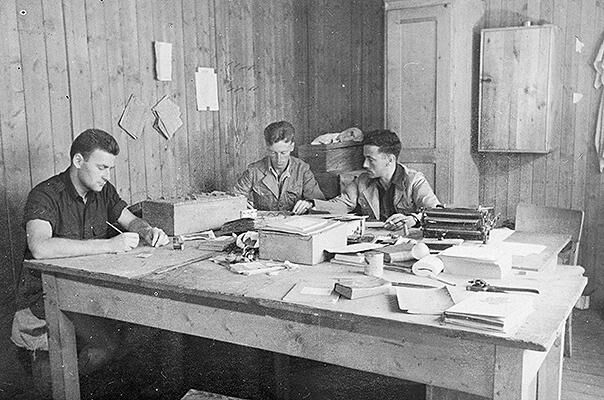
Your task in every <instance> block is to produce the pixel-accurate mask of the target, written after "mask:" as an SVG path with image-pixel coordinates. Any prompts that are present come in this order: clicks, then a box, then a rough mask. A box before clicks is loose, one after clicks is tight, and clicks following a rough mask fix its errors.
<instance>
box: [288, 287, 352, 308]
mask: <svg viewBox="0 0 604 400" xmlns="http://www.w3.org/2000/svg"><path fill="white" fill-rule="evenodd" d="M333 285H334V282H333V281H326V282H305V281H302V282H298V283H296V284H295V285H294V286H293V287H292V288H291V289H290V290H289V292H287V294H286V295H285V296H283V299H282V300H283V301H287V302H290V303H302V304H310V305H318V304H334V303H336V302H337V301H338V299H339V298H340V295H339V294H338V293H336V292H335V291H334V290H333Z"/></svg>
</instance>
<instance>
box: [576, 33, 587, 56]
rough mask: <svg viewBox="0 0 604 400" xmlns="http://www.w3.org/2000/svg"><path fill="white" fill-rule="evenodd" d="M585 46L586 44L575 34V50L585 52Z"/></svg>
mask: <svg viewBox="0 0 604 400" xmlns="http://www.w3.org/2000/svg"><path fill="white" fill-rule="evenodd" d="M583 47H585V44H584V43H583V42H582V41H581V40H580V39H579V38H578V37H576V36H575V51H576V52H577V53H583Z"/></svg>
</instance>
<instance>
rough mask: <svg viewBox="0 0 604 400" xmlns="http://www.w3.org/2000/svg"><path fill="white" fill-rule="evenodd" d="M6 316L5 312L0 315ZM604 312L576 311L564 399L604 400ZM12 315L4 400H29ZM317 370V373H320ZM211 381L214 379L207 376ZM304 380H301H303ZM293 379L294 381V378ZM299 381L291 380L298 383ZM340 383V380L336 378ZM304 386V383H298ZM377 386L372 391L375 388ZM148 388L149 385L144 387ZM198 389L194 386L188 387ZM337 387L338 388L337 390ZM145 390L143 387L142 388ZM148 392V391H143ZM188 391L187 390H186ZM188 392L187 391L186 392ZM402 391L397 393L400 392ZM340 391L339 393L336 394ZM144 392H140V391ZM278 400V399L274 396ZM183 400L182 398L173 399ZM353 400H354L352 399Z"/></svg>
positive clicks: (0, 347)
mask: <svg viewBox="0 0 604 400" xmlns="http://www.w3.org/2000/svg"><path fill="white" fill-rule="evenodd" d="M0 314H3V313H0ZM603 315H604V312H601V313H597V312H595V311H593V310H586V311H580V310H574V323H573V329H574V333H573V335H574V336H573V341H574V342H573V351H574V354H573V357H572V358H565V359H564V372H563V379H562V399H563V400H603V399H604V319H603V318H602V316H603ZM11 320H12V315H0V333H1V337H0V399H15V400H16V399H20V400H27V399H33V398H35V397H32V396H34V395H33V394H32V392H31V379H30V378H29V377H28V376H27V375H25V373H24V371H23V369H22V368H21V366H20V365H19V363H18V362H17V360H16V359H15V354H14V351H13V348H14V346H12V344H11V343H10V341H9V340H8V336H9V335H10V322H11ZM320 369H321V368H320V367H317V372H320ZM310 372H312V371H310ZM207 378H210V380H211V377H206V379H207ZM299 378H300V377H298V379H299ZM290 379H291V378H290ZM302 379H303V380H304V382H302V383H303V384H309V383H310V380H307V379H305V378H302ZM295 381H296V378H294V379H293V381H290V385H292V384H294V383H295ZM335 381H337V378H336V379H335ZM380 382H381V381H380V380H379V379H368V380H359V381H358V383H359V384H360V385H361V386H364V387H363V390H362V391H363V392H365V393H372V392H374V393H375V394H376V396H377V397H372V396H368V397H367V396H363V397H362V398H363V399H370V398H372V399H373V398H380V399H384V398H388V396H384V393H383V392H380V391H378V390H376V389H377V388H376V387H375V386H380V387H381V389H385V387H386V386H387V385H384V382H381V383H380ZM298 383H300V382H298ZM372 385H373V386H374V388H373V389H372V387H371V386H372ZM104 386H105V385H104ZM142 386H145V385H142ZM193 386H195V385H194V384H193V383H190V384H189V386H187V387H193ZM329 386H331V385H325V386H324V387H323V388H324V389H329ZM335 386H337V385H334V388H335ZM141 388H142V387H141ZM142 389H145V388H142ZM183 390H184V389H183ZM185 391H186V390H184V391H183V393H184V392H185ZM397 391H398V389H397V390H396V391H395V392H397ZM335 392H337V391H335ZM139 393H140V392H139ZM302 394H303V393H299V396H297V395H296V393H295V391H291V392H290V393H289V395H290V399H296V398H304V399H309V398H326V397H324V396H320V397H313V396H310V397H308V396H307V395H304V396H303V395H302ZM270 397H271V398H275V399H278V397H273V396H270ZM83 398H84V399H90V400H93V399H94V400H97V399H99V397H97V396H94V395H92V396H87V395H85V394H83ZM109 398H127V397H124V396H117V397H115V396H110V397H109ZM142 398H148V399H158V398H165V397H163V396H161V395H159V396H151V395H150V396H143V397H142ZM170 398H179V397H170ZM246 398H269V397H265V396H260V397H258V396H254V395H251V396H247V397H246ZM328 398H332V399H336V398H341V397H338V396H335V397H331V396H330V397H328ZM348 398H350V397H348Z"/></svg>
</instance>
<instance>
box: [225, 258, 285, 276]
mask: <svg viewBox="0 0 604 400" xmlns="http://www.w3.org/2000/svg"><path fill="white" fill-rule="evenodd" d="M227 268H228V269H229V271H231V272H235V273H237V274H242V275H247V276H249V275H258V274H266V273H270V272H275V271H281V270H283V269H285V268H286V267H285V265H283V263H279V264H263V263H261V262H259V261H252V262H243V263H233V264H229V265H228V266H227Z"/></svg>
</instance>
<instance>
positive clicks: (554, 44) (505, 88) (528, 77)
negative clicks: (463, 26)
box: [478, 25, 562, 153]
mask: <svg viewBox="0 0 604 400" xmlns="http://www.w3.org/2000/svg"><path fill="white" fill-rule="evenodd" d="M559 35H560V29H559V28H558V27H556V26H554V25H540V26H526V27H510V28H490V29H483V30H482V33H481V62H480V97H479V102H480V113H479V128H478V129H479V131H478V150H479V151H491V152H517V153H547V152H549V151H551V149H552V137H553V136H554V130H556V129H558V127H559V126H560V121H559V119H560V118H559V117H560V102H561V99H562V84H561V82H562V81H561V74H560V69H561V62H560V53H561V51H560V48H559V44H560V40H558V38H557V36H559Z"/></svg>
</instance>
